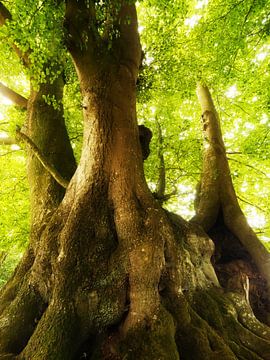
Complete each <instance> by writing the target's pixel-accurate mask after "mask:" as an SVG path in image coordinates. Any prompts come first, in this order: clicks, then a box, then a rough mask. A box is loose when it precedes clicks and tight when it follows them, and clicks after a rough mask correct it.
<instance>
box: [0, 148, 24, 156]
mask: <svg viewBox="0 0 270 360" xmlns="http://www.w3.org/2000/svg"><path fill="white" fill-rule="evenodd" d="M16 151H20V149H18V150H11V151H7V152H5V153H4V154H1V155H0V156H1V157H3V156H6V155H9V154H13V153H14V152H16Z"/></svg>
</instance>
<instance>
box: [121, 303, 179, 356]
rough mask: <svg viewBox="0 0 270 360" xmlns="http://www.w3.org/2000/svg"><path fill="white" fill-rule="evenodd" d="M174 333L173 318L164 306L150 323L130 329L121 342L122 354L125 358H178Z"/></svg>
mask: <svg viewBox="0 0 270 360" xmlns="http://www.w3.org/2000/svg"><path fill="white" fill-rule="evenodd" d="M174 335H175V325H174V322H173V319H172V317H171V315H170V314H169V313H168V312H167V311H166V310H165V309H163V308H162V309H160V311H159V313H158V314H157V315H156V317H155V319H151V320H149V323H148V324H147V323H144V324H143V325H141V326H140V325H138V326H137V327H136V328H133V329H130V330H129V331H128V333H127V335H126V337H125V339H124V341H122V342H121V343H120V349H119V350H120V354H121V356H122V358H123V359H125V360H133V359H134V360H135V359H136V360H154V359H160V360H163V359H164V360H167V359H170V360H178V359H179V355H178V350H177V346H176V344H175V341H174Z"/></svg>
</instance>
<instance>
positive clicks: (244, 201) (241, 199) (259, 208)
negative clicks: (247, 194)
mask: <svg viewBox="0 0 270 360" xmlns="http://www.w3.org/2000/svg"><path fill="white" fill-rule="evenodd" d="M237 199H239V200H240V201H242V202H243V203H245V204H248V205H250V206H252V207H255V208H256V209H258V210H260V211H262V212H263V213H266V211H265V210H264V209H262V208H261V207H260V206H258V205H255V204H252V203H250V202H249V201H247V200H245V199H243V198H241V197H240V196H238V195H237Z"/></svg>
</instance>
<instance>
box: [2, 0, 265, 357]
mask: <svg viewBox="0 0 270 360" xmlns="http://www.w3.org/2000/svg"><path fill="white" fill-rule="evenodd" d="M51 6H59V4H58V5H55V4H53V3H52V4H51ZM2 9H3V8H2ZM1 14H4V16H5V18H9V19H11V16H10V15H7V14H9V13H8V12H7V9H6V8H4V10H2V12H1ZM2 16H3V15H2ZM64 26H65V32H66V43H67V48H68V50H69V52H70V54H71V56H72V59H73V62H74V64H75V68H76V71H77V74H78V78H79V82H80V88H81V94H82V107H83V118H84V137H83V146H82V153H81V158H80V161H79V164H78V166H77V168H76V171H75V173H74V175H73V176H72V174H73V171H74V168H75V161H74V157H73V154H72V151H71V147H70V143H69V140H68V137H67V132H66V128H65V125H64V123H63V114H62V107H60V108H59V107H57V108H54V107H53V104H52V103H50V102H48V101H47V102H46V101H45V99H44V97H43V95H45V96H46V97H48V95H50V96H53V95H54V96H55V98H56V99H57V100H59V99H61V95H62V85H63V83H62V79H61V76H60V74H58V71H57V72H56V73H57V74H58V75H59V76H55V77H54V81H53V82H52V84H50V80H51V78H50V77H48V78H45V82H44V83H43V84H41V85H40V86H39V88H38V90H34V89H33V88H32V91H31V95H30V99H29V100H28V101H27V109H28V116H27V127H26V129H27V133H25V132H24V131H23V130H19V133H18V136H19V137H21V138H22V139H25V140H26V142H27V144H28V145H30V150H29V164H28V173H29V182H30V189H31V197H32V201H31V205H32V206H31V211H32V222H31V236H30V245H29V250H28V251H27V253H26V255H25V257H24V259H23V260H22V261H21V263H20V264H19V265H18V268H17V269H16V271H15V273H14V275H13V277H12V278H11V279H10V280H9V281H8V282H7V284H6V285H5V287H4V288H3V289H2V291H1V317H0V335H1V337H0V338H1V344H0V354H1V358H3V359H16V358H17V359H31V360H34V359H39V360H41V359H59V360H60V359H78V358H83V357H88V358H91V359H179V358H181V359H207V358H209V359H217V358H225V359H237V358H239V359H269V358H270V341H269V335H270V330H269V327H268V325H269V316H268V317H267V316H266V315H269V301H268V299H269V296H268V295H269V281H270V280H269V272H268V269H269V258H270V257H269V254H268V253H267V251H266V250H265V249H264V247H263V245H261V244H260V242H259V240H258V239H257V237H256V235H255V234H254V233H253V232H252V230H251V229H250V228H249V227H248V225H247V224H246V222H245V218H244V215H243V213H242V212H241V210H240V208H239V205H238V203H237V199H236V196H235V193H234V190H233V185H232V182H231V177H230V172H229V167H228V162H227V159H226V156H225V148H224V144H223V142H222V138H221V133H220V128H219V123H218V117H217V112H216V110H215V108H214V106H213V103H212V100H211V97H210V94H209V92H208V91H207V88H205V87H200V88H199V89H200V94H203V96H201V98H202V99H204V100H203V101H202V108H203V121H204V131H205V134H206V138H207V141H208V142H207V146H206V150H205V153H204V164H203V173H202V177H201V185H200V190H199V191H198V199H197V214H196V216H195V217H194V218H193V219H192V221H190V222H187V221H185V220H184V219H182V218H181V217H179V216H177V215H175V214H172V213H170V212H168V211H165V210H164V209H162V208H161V206H160V204H159V202H158V201H156V200H155V198H154V196H153V195H152V193H151V192H150V190H149V188H148V186H147V183H146V181H145V177H144V170H143V154H142V151H141V147H140V142H139V131H138V126H137V119H136V82H137V77H138V72H139V68H140V65H141V59H142V51H141V46H140V41H139V35H138V31H137V16H136V8H135V4H134V3H133V2H132V1H126V0H122V1H109V2H106V3H103V2H95V1H77V0H67V1H66V8H65V21H64ZM29 53H31V49H30V50H29V49H28V50H27V52H26V53H25V52H23V56H26V55H27V56H28V58H30V55H29ZM25 63H26V66H28V61H25ZM53 65H54V66H56V65H55V62H54V64H53ZM29 66H31V64H30V65H29ZM44 66H47V64H46V65H44ZM54 66H53V67H52V68H54ZM52 134H53V136H52ZM161 136H162V134H161ZM49 149H53V151H52V152H51V151H48V150H49ZM36 155H38V156H36ZM43 158H45V159H46V161H43V160H42V159H43ZM40 160H42V164H41V162H40ZM48 164H49V165H51V164H52V166H47V165H48ZM55 169H56V170H57V171H56V172H55V171H54V170H55ZM223 171H225V172H224V173H223ZM59 173H60V174H61V176H62V177H63V178H64V179H66V180H69V179H70V178H71V179H70V181H69V184H68V187H67V189H66V192H65V194H64V190H63V187H60V186H59V184H58V183H57V182H56V181H55V177H56V178H57V179H59V177H58V174H59ZM55 174H56V176H55ZM52 175H54V178H53V177H52ZM71 176H72V177H71ZM62 185H63V184H62ZM48 190H49V191H48ZM162 192H163V193H164V191H162ZM232 213H233V219H232V218H231V215H232ZM211 238H212V239H213V240H214V242H215V244H216V247H215V248H214V244H213V241H212V240H211ZM228 243H229V245H228V246H227V244H228ZM213 254H214V260H215V261H214V267H215V269H216V272H217V275H218V277H217V275H216V273H215V271H214V267H213V265H212V263H211V257H212V256H213ZM249 279H250V281H249ZM249 282H250V283H251V285H252V286H251V289H250V295H249V291H248V285H249ZM256 294H257V295H258V297H257V298H256V297H255V295H256ZM262 301H264V302H263V304H262ZM259 305H260V306H259ZM252 308H253V309H254V313H255V314H256V316H257V318H258V319H260V320H261V321H263V322H264V323H263V322H260V321H259V320H258V319H257V318H256V317H255V315H254V313H253V310H252Z"/></svg>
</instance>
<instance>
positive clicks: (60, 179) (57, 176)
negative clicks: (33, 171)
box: [16, 129, 69, 189]
mask: <svg viewBox="0 0 270 360" xmlns="http://www.w3.org/2000/svg"><path fill="white" fill-rule="evenodd" d="M16 134H17V137H18V139H19V140H21V141H23V142H24V143H26V144H27V145H28V146H29V147H30V149H31V150H32V152H33V153H34V155H35V156H36V157H37V158H38V160H39V161H40V162H41V164H42V165H43V166H44V168H45V169H46V170H47V171H48V172H49V173H50V174H51V176H52V177H53V178H54V179H55V181H57V182H58V184H60V185H61V186H62V187H63V188H65V189H66V188H67V186H68V184H69V181H68V180H66V179H64V178H63V177H62V175H61V174H60V173H59V172H58V171H57V170H56V169H55V168H54V166H53V165H52V164H50V162H49V161H48V160H47V159H46V157H45V156H44V155H43V154H42V153H41V151H40V150H39V148H38V147H37V146H36V144H34V142H33V141H32V140H31V139H30V138H29V137H28V136H27V135H25V134H24V133H22V132H21V131H20V130H19V129H18V130H17V132H16Z"/></svg>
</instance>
